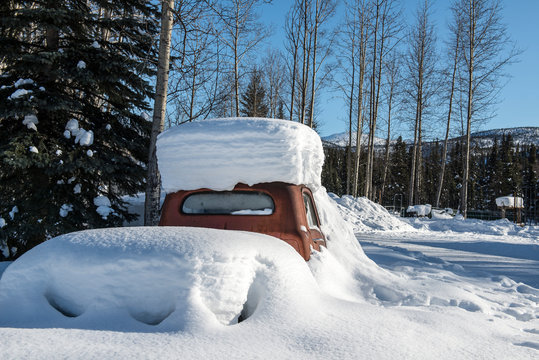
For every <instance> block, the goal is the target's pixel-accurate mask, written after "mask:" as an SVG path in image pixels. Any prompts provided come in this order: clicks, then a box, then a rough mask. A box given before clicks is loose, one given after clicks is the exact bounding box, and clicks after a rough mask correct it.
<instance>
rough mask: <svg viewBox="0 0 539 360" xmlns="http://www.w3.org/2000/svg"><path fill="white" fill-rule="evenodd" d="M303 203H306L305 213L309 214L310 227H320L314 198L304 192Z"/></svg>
mask: <svg viewBox="0 0 539 360" xmlns="http://www.w3.org/2000/svg"><path fill="white" fill-rule="evenodd" d="M303 203H304V204H305V213H306V214H307V223H308V225H309V227H310V228H313V229H318V220H317V219H316V213H315V212H314V205H313V200H312V199H311V197H310V196H309V194H307V193H303Z"/></svg>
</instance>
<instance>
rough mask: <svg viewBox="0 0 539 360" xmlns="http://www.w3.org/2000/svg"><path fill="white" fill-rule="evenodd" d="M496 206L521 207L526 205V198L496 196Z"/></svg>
mask: <svg viewBox="0 0 539 360" xmlns="http://www.w3.org/2000/svg"><path fill="white" fill-rule="evenodd" d="M496 206H498V207H506V208H513V209H514V208H520V209H522V208H523V207H524V200H523V199H522V198H521V197H518V196H517V197H513V196H502V197H499V198H496Z"/></svg>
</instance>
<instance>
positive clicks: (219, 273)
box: [0, 188, 539, 359]
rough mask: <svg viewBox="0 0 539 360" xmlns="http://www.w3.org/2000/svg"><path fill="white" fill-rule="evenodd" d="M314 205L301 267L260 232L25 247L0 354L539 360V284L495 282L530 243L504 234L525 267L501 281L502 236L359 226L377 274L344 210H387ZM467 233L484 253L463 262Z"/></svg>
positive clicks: (1, 291) (2, 288) (112, 236)
mask: <svg viewBox="0 0 539 360" xmlns="http://www.w3.org/2000/svg"><path fill="white" fill-rule="evenodd" d="M314 197H315V201H316V203H317V206H318V209H319V211H320V217H321V221H322V230H323V231H324V232H325V233H326V235H327V236H328V249H327V250H323V251H322V252H315V253H314V254H312V256H311V260H310V261H309V262H307V263H306V262H304V261H303V259H302V258H301V257H300V256H299V255H298V254H297V253H296V252H295V251H294V250H293V249H292V248H291V247H290V246H289V245H287V244H286V243H284V242H282V241H280V240H278V239H275V238H272V237H269V236H265V235H260V234H254V233H247V232H237V231H228V230H213V229H198V228H174V227H165V228H159V227H157V228H155V227H153V228H152V227H147V228H123V229H106V230H92V231H85V232H79V233H74V234H69V235H64V236H61V237H58V238H55V239H52V240H50V241H48V242H46V243H45V244H43V245H40V246H38V247H36V248H35V249H33V250H31V251H30V252H28V253H26V254H25V255H23V256H22V257H21V258H20V259H19V260H17V261H16V262H14V263H12V264H11V265H9V267H8V268H7V269H6V270H5V272H4V274H3V276H2V278H1V280H0V338H1V339H2V356H3V358H6V359H11V358H13V359H18V358H96V359H97V358H103V357H105V358H110V357H114V358H182V359H201V358H220V357H222V356H223V354H227V356H230V357H232V358H238V359H252V358H278V359H290V358H294V359H357V358H368V359H395V358H412V359H432V358H441V359H455V358H459V359H509V358H515V359H516V358H518V359H533V358H534V357H536V355H537V351H538V349H539V341H538V340H537V334H539V314H538V312H539V310H538V309H539V308H538V304H539V290H537V289H536V288H534V287H532V286H530V285H528V284H527V283H522V282H518V281H514V280H512V279H511V278H509V277H507V276H504V274H505V275H507V274H508V273H509V274H511V272H512V275H516V274H517V272H516V271H515V270H514V269H516V268H517V266H518V264H519V263H522V262H523V261H525V262H526V263H525V264H521V267H522V268H526V269H528V272H529V274H533V271H538V270H539V256H536V258H535V260H532V258H533V256H535V255H533V254H534V251H535V250H533V246H531V244H533V241H536V240H534V239H532V238H531V237H530V238H529V239H528V240H526V239H523V238H521V237H516V236H514V237H512V238H511V239H513V240H510V241H515V244H514V245H526V249H525V250H523V252H526V253H527V258H529V259H530V260H524V259H520V262H516V260H519V259H518V256H516V255H511V256H515V258H514V260H515V262H514V263H509V262H508V261H507V262H506V263H507V266H505V264H506V263H502V264H503V266H501V267H500V266H498V267H497V271H498V272H496V271H495V270H494V269H496V267H495V264H496V263H497V262H498V261H501V260H500V259H502V258H501V257H500V256H496V255H489V254H492V253H489V251H492V248H493V247H492V246H490V245H489V243H490V244H492V245H494V249H497V250H496V251H500V253H499V254H502V253H503V252H504V251H505V252H507V249H508V248H507V245H511V243H507V242H503V241H507V239H508V238H507V237H506V236H504V237H502V236H497V237H496V238H497V239H498V240H497V241H496V240H492V239H491V238H492V236H491V237H488V236H487V235H483V234H480V233H479V232H477V233H468V234H462V233H460V234H457V236H455V235H452V234H451V232H441V233H440V232H434V231H431V230H428V229H425V228H421V229H418V230H415V229H413V228H411V227H410V226H407V225H404V227H407V228H408V229H411V231H403V227H402V226H400V227H397V229H398V231H393V230H387V229H389V228H391V226H387V225H386V226H382V229H381V228H380V226H379V224H378V225H377V224H376V223H375V222H374V221H373V222H370V223H369V222H362V223H361V228H363V229H365V230H366V231H363V232H358V233H357V234H356V235H357V237H358V239H359V240H360V241H361V243H362V246H364V247H365V248H366V249H368V251H369V252H368V254H369V256H370V257H371V258H372V259H375V260H376V263H378V264H380V265H382V266H384V268H385V269H382V268H380V267H379V266H378V265H377V264H375V262H373V261H372V260H370V259H368V258H367V257H366V255H365V253H364V252H363V251H362V249H361V247H360V245H359V244H358V242H357V241H356V240H355V238H354V234H353V233H352V230H351V229H352V227H351V224H350V223H348V222H346V221H345V220H343V219H342V218H341V217H339V211H340V212H344V213H346V212H348V214H351V213H353V212H354V211H357V212H358V214H357V216H355V217H351V219H354V220H357V221H359V220H361V221H364V220H362V219H363V218H362V216H365V214H366V213H369V214H370V215H372V216H374V217H375V218H377V219H378V221H379V222H381V223H383V222H384V221H390V222H391V221H392V220H390V219H391V218H390V216H391V215H390V214H388V213H387V212H385V210H383V208H381V207H380V206H378V205H376V204H372V203H370V202H369V201H368V200H366V199H359V200H358V201H356V202H354V201H352V199H350V201H347V202H343V201H341V203H343V204H344V205H351V206H349V207H347V208H345V206H343V205H339V204H337V203H336V201H339V200H340V199H338V198H336V197H335V200H333V199H332V198H330V197H329V196H328V195H327V194H326V192H325V190H324V189H323V188H320V189H319V190H318V191H316V192H315V193H314ZM358 202H359V203H361V204H363V206H362V207H360V206H356V205H358ZM365 209H368V210H365ZM395 220H398V219H396V218H395ZM417 220H418V221H419V219H417ZM425 221H426V220H425ZM455 223H463V222H462V221H460V222H459V221H455ZM358 224H359V223H358V222H356V223H355V226H356V229H357V228H358V226H357V225H358ZM395 224H396V223H395ZM370 226H372V227H370ZM392 226H394V225H392ZM455 226H456V225H455ZM500 226H501V225H500ZM383 228H387V229H386V230H384V229H383ZM373 230H376V231H373ZM380 230H384V231H380ZM479 230H481V229H479ZM529 232H530V234H534V231H533V230H530V231H529ZM535 234H536V235H537V232H535ZM463 236H467V237H468V236H469V237H471V238H472V239H473V240H472V241H471V242H470V243H469V244H470V245H471V246H473V248H474V249H483V253H481V254H480V253H479V252H477V253H475V254H476V255H475V257H472V256H468V257H466V252H465V251H464V250H466V245H465V244H463V243H462V240H463ZM530 236H532V235H530ZM536 238H537V237H535V239H536ZM478 240H481V241H483V242H485V244H484V245H483V246H482V247H481V246H480V247H477V246H476V242H477V241H478ZM519 241H520V242H519ZM530 242H532V243H531V244H530ZM452 245H455V246H457V247H456V248H458V249H459V253H457V254H454V253H455V251H456V250H455V249H456V248H455V247H454V246H452ZM530 246H531V247H530ZM425 249H427V250H428V251H427V250H425ZM444 249H447V250H444ZM489 249H490V250H489ZM469 250H470V249H468V251H469ZM476 251H478V250H476ZM523 252H522V253H523ZM469 254H471V253H469ZM453 258H455V259H458V260H457V261H459V262H456V261H455V260H454V259H453ZM463 259H464V261H462V260H463ZM488 260H491V261H492V265H493V266H492V268H486V272H485V271H481V269H482V266H484V264H485V263H488ZM472 265H473V266H476V267H477V269H476V270H473V269H474V268H473V266H472ZM0 267H1V266H0ZM0 271H1V270H0ZM522 279H524V280H525V282H526V281H527V280H526V278H525V277H523V278H522ZM527 279H528V280H532V279H533V276H530V277H528V278H527ZM521 281H523V280H521ZM242 313H243V315H242V317H243V318H244V319H245V320H244V321H242V322H240V323H237V320H238V317H239V315H240V314H242Z"/></svg>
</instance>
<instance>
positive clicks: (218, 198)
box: [182, 191, 275, 215]
mask: <svg viewBox="0 0 539 360" xmlns="http://www.w3.org/2000/svg"><path fill="white" fill-rule="evenodd" d="M274 210H275V204H274V203H273V199H272V198H271V197H270V196H269V195H268V194H265V193H263V192H258V191H213V192H199V193H194V194H191V195H189V196H188V197H187V198H186V199H185V200H184V202H183V204H182V212H183V213H184V214H214V215H216V214H219V215H271V214H273V211H274Z"/></svg>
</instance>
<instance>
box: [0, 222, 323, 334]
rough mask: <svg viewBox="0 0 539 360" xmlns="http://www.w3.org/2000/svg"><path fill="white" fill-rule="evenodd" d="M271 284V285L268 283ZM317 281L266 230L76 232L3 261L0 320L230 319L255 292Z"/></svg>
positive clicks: (300, 287) (143, 323)
mask: <svg viewBox="0 0 539 360" xmlns="http://www.w3.org/2000/svg"><path fill="white" fill-rule="evenodd" d="M269 267H271V268H272V269H273V270H272V271H268V268H269ZM267 282H273V283H274V285H273V288H271V289H267V288H266V289H264V288H265V287H267V286H266V283H267ZM279 287H286V289H280V288H279ZM296 287H297V289H296V290H293V288H296ZM259 288H260V289H259ZM315 289H316V284H315V282H314V279H313V278H312V275H311V274H310V272H309V269H308V267H307V265H306V264H305V261H304V260H303V259H302V258H301V256H300V255H299V254H297V253H296V252H295V251H294V249H293V248H292V247H290V246H289V245H288V244H286V243H285V242H283V241H281V240H278V239H276V238H273V237H270V236H266V235H261V234H255V233H246V232H239V231H224V230H215V229H201V228H185V227H183V228H173V227H145V228H143V227H139V228H128V229H126V228H117V229H101V230H91V231H82V232H76V233H71V234H67V235H62V236H59V237H56V238H54V239H51V240H49V241H47V242H46V243H44V244H42V245H40V246H38V247H36V248H35V249H33V250H31V251H29V252H28V253H26V254H24V255H23V256H22V257H21V258H20V259H19V260H17V261H16V262H14V263H12V264H11V266H9V267H8V268H7V269H6V271H5V273H4V274H3V276H2V279H1V282H0V326H23V327H78V328H90V329H92V328H93V329H108V330H127V331H141V330H150V329H151V331H171V330H181V329H185V328H186V327H192V326H197V325H198V324H201V323H202V324H219V323H220V324H223V325H231V324H234V323H237V322H238V317H239V316H240V313H241V312H242V311H244V312H245V311H247V312H249V311H250V312H254V309H255V308H256V307H257V306H258V298H259V297H260V296H261V294H260V293H259V291H266V290H272V291H274V292H275V293H276V294H289V295H290V296H292V297H294V296H295V295H296V292H297V291H299V292H300V294H301V292H308V291H310V292H312V291H315ZM250 293H252V294H250ZM249 294H250V295H249ZM249 296H251V297H252V299H250V300H249V299H248V297H249ZM310 297H312V296H310ZM246 302H247V304H248V306H249V307H250V309H244V304H245V303H246ZM246 306H247V305H246ZM305 306H309V305H308V304H305ZM248 315H249V314H244V317H246V316H248Z"/></svg>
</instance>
